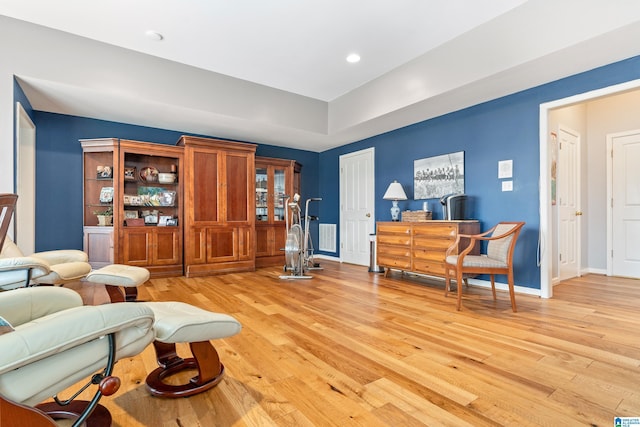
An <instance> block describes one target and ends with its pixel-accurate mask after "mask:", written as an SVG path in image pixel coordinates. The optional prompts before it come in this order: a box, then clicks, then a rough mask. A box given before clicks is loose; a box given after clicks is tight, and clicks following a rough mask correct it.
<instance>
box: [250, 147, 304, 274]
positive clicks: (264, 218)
mask: <svg viewBox="0 0 640 427" xmlns="http://www.w3.org/2000/svg"><path fill="white" fill-rule="evenodd" d="M300 168H301V166H300V164H299V163H296V162H295V160H285V159H272V158H267V157H256V175H255V180H256V197H255V199H256V226H255V228H256V253H255V257H256V267H264V266H269V265H278V264H282V265H284V262H285V257H284V246H285V241H286V237H287V236H286V233H287V230H286V221H285V219H286V215H288V214H289V212H288V209H287V206H286V203H287V202H286V200H285V196H289V197H290V198H293V195H294V194H295V193H296V192H299V191H300Z"/></svg>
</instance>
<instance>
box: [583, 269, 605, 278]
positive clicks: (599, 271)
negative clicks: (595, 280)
mask: <svg viewBox="0 0 640 427" xmlns="http://www.w3.org/2000/svg"><path fill="white" fill-rule="evenodd" d="M582 274H601V275H603V276H606V275H607V269H606V268H586V269H583V270H582Z"/></svg>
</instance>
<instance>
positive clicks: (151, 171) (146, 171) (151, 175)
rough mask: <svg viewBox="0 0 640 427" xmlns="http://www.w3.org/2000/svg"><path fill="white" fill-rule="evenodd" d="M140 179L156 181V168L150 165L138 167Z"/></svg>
mask: <svg viewBox="0 0 640 427" xmlns="http://www.w3.org/2000/svg"><path fill="white" fill-rule="evenodd" d="M140 179H141V180H142V181H144V182H158V169H156V168H154V167H152V166H147V167H146V168H142V169H140Z"/></svg>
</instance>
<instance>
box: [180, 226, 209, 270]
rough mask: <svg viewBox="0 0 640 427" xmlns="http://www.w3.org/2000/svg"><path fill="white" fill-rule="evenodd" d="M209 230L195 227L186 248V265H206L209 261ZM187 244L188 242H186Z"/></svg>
mask: <svg viewBox="0 0 640 427" xmlns="http://www.w3.org/2000/svg"><path fill="white" fill-rule="evenodd" d="M206 230H207V229H206V228H204V227H194V228H193V229H192V230H191V231H190V239H189V243H188V245H189V247H187V248H186V253H185V258H186V264H204V263H205V262H206V260H207V231H206ZM185 243H186V242H185Z"/></svg>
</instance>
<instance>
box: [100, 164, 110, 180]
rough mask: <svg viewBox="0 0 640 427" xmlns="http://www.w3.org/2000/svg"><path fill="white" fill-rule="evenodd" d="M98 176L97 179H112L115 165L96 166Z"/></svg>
mask: <svg viewBox="0 0 640 427" xmlns="http://www.w3.org/2000/svg"><path fill="white" fill-rule="evenodd" d="M96 178H97V179H112V178H113V166H108V165H103V166H96Z"/></svg>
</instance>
